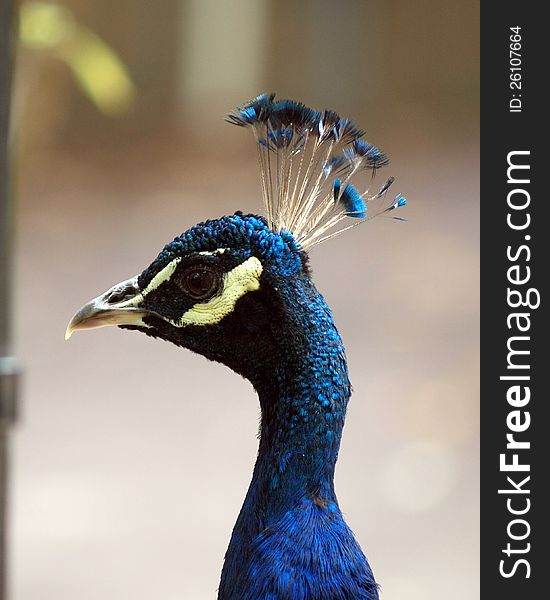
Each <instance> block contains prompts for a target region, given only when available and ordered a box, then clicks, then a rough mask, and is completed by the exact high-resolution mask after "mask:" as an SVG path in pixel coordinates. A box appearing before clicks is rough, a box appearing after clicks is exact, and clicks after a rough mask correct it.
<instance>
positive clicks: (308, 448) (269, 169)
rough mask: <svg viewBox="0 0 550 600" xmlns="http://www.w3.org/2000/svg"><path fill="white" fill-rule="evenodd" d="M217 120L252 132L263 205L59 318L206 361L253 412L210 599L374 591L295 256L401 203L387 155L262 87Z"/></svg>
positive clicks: (213, 227) (311, 296)
mask: <svg viewBox="0 0 550 600" xmlns="http://www.w3.org/2000/svg"><path fill="white" fill-rule="evenodd" d="M227 121H229V122H230V123H232V124H234V125H238V126H240V127H244V128H248V129H250V130H251V131H252V133H253V134H254V137H255V144H256V147H257V151H258V159H259V165H260V174H261V187H262V196H263V201H264V207H265V216H259V215H257V214H244V213H243V212H240V211H238V212H235V214H232V215H227V216H223V217H221V218H219V219H215V220H206V221H204V222H201V223H199V224H198V225H195V226H194V227H191V228H190V229H188V230H187V231H186V232H185V233H183V234H181V235H180V236H178V237H176V238H175V239H174V240H173V241H172V242H170V243H168V244H167V245H166V246H165V247H164V248H163V249H162V251H161V252H160V254H159V255H158V256H157V258H156V259H155V260H154V261H153V262H152V263H151V264H150V265H149V266H148V267H147V268H146V269H145V270H144V271H143V272H142V273H141V274H140V275H137V276H135V277H132V278H131V279H128V280H127V281H123V282H121V283H118V284H116V285H115V286H113V287H112V288H111V289H109V290H108V291H106V292H105V293H103V294H101V295H100V296H98V297H97V298H95V299H94V300H92V301H91V302H89V303H88V304H86V305H85V306H84V307H83V308H81V309H80V310H79V311H78V312H77V314H76V315H75V316H74V317H73V319H72V320H71V321H70V323H69V325H68V328H67V333H66V338H69V337H70V335H71V334H72V332H73V331H75V330H79V329H92V328H96V327H104V326H108V325H117V326H118V327H121V328H123V329H131V330H136V331H141V332H143V333H145V334H147V335H149V336H152V337H155V338H161V339H163V340H167V341H169V342H172V343H174V344H176V345H177V346H181V347H183V348H188V349H189V350H192V351H193V352H197V353H198V354H201V355H203V356H205V357H206V358H207V359H210V360H213V361H217V362H220V363H222V364H224V365H226V366H228V367H229V368H230V369H232V370H233V371H235V372H236V373H238V374H240V375H241V376H243V377H245V378H246V379H248V380H249V381H250V382H251V383H252V385H253V387H254V388H255V390H256V392H257V394H258V397H259V402H260V407H261V423H260V435H259V450H258V455H257V460H256V464H255V467H254V472H253V476H252V481H251V483H250V487H249V489H248V492H247V494H246V497H245V500H244V504H243V506H242V509H241V511H240V514H239V516H238V518H237V522H236V524H235V527H234V529H233V533H232V536H231V540H230V543H229V547H228V549H227V552H226V555H225V560H224V565H223V569H222V574H221V581H220V585H219V590H218V600H375V599H377V598H378V586H377V584H376V582H375V579H374V576H373V573H372V570H371V568H370V566H369V563H368V562H367V559H366V557H365V555H364V554H363V552H362V550H361V548H360V546H359V544H358V543H357V541H356V539H355V537H354V535H353V533H352V531H351V530H350V528H349V527H348V525H347V524H346V522H345V520H344V518H343V516H342V512H341V511H340V508H339V505H338V501H337V498H336V494H335V491H334V483H333V479H334V469H335V465H336V460H337V458H338V450H339V446H340V440H341V436H342V428H343V426H344V419H345V415H346V406H347V404H348V400H349V398H350V395H351V385H350V381H349V377H348V369H347V363H346V354H345V350H344V346H343V343H342V340H341V338H340V335H339V333H338V330H337V329H336V326H335V324H334V320H333V316H332V313H331V310H330V308H329V307H328V306H327V304H326V302H325V300H324V299H323V296H321V294H320V293H319V292H318V291H317V289H316V287H315V285H314V283H313V281H312V274H311V270H310V265H309V256H308V251H309V250H310V249H311V248H312V247H314V246H315V245H317V244H319V243H321V242H324V241H326V240H328V239H330V238H332V237H334V236H335V235H338V234H340V233H342V232H343V231H346V230H347V229H349V228H350V227H354V226H355V225H358V224H359V223H363V222H365V221H368V220H369V219H372V218H373V217H376V216H377V215H384V216H387V217H389V218H392V219H394V218H395V219H397V220H404V219H403V218H402V217H399V216H398V217H394V212H393V211H394V210H396V209H398V208H400V207H402V206H404V205H405V204H406V199H405V198H404V197H402V196H401V195H399V194H398V195H396V196H392V195H390V194H388V190H389V188H390V186H391V184H392V182H393V178H389V179H387V180H386V181H385V182H384V183H383V185H382V186H381V187H380V188H379V189H378V190H377V191H376V192H374V193H371V192H370V191H369V189H370V186H371V183H372V180H373V177H374V174H375V173H376V171H377V170H378V169H379V168H381V167H383V166H385V165H387V164H388V159H387V157H386V155H385V154H384V153H383V152H382V151H380V150H379V149H378V148H377V147H375V146H373V145H372V144H370V143H369V142H368V141H366V139H365V132H364V131H362V130H360V129H358V128H357V127H356V125H355V124H354V123H353V122H352V121H351V120H349V119H347V118H344V117H341V116H339V115H338V114H337V113H336V112H334V111H333V110H324V111H318V110H315V109H312V108H309V107H307V106H305V105H304V104H303V103H301V102H297V101H293V100H279V99H277V98H276V96H275V94H262V95H260V96H258V97H256V98H255V99H253V100H251V101H250V102H247V103H245V104H243V105H242V106H241V107H238V108H236V109H235V110H234V111H233V112H231V113H230V114H229V115H228V116H227Z"/></svg>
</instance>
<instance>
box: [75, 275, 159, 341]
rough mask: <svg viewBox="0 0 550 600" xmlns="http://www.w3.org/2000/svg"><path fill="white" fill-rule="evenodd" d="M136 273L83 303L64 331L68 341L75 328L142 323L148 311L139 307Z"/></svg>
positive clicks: (143, 324) (140, 297) (142, 324)
mask: <svg viewBox="0 0 550 600" xmlns="http://www.w3.org/2000/svg"><path fill="white" fill-rule="evenodd" d="M137 279H138V278H137V275H136V276H135V277H132V278H131V279H127V280H126V281H121V282H120V283H117V284H116V285H114V286H113V287H112V288H111V289H109V290H107V291H106V292H105V293H104V294H101V296H98V297H97V298H94V299H93V300H91V301H90V302H88V304H85V305H84V306H83V307H82V308H81V309H80V310H79V311H78V312H77V313H76V315H75V316H74V317H73V318H72V319H71V321H70V323H69V325H68V326H67V331H66V332H65V339H66V340H68V339H69V338H70V337H71V335H72V334H73V332H75V331H77V330H78V329H96V328H98V327H109V326H113V325H141V326H143V327H146V325H145V323H143V320H142V319H143V317H145V316H148V315H152V314H154V313H152V312H151V311H148V310H146V309H144V308H143V307H140V303H141V302H142V301H143V296H142V294H141V292H140V290H139V287H138V284H137Z"/></svg>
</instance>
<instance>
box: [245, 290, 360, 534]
mask: <svg viewBox="0 0 550 600" xmlns="http://www.w3.org/2000/svg"><path fill="white" fill-rule="evenodd" d="M304 305H305V306H307V311H305V310H304V308H303V307H304ZM300 309H301V310H300ZM292 314H293V315H294V316H293V321H292V322H291V323H287V327H288V328H291V329H292V333H291V332H287V335H284V338H283V339H286V340H287V343H286V344H285V348H284V351H283V352H281V354H280V355H279V356H278V357H277V361H276V366H274V368H273V370H272V371H271V372H270V375H269V377H266V379H267V380H266V381H263V382H260V383H259V385H257V390H258V394H259V399H260V406H261V411H262V416H261V429H260V444H259V451H258V459H257V462H256V466H255V469H254V475H253V479H252V484H251V487H250V490H249V494H248V496H247V502H245V506H244V507H243V510H245V509H247V510H249V511H253V512H254V513H255V515H256V516H259V517H260V521H263V522H264V525H269V523H270V522H272V521H273V520H274V519H277V518H278V517H279V516H280V515H281V514H282V513H284V512H285V511H286V510H288V509H290V508H292V507H293V506H294V505H295V504H296V503H297V502H299V501H300V500H301V499H302V498H304V497H305V496H309V497H310V498H312V499H314V500H315V501H316V502H321V503H326V502H329V501H330V502H335V501H336V498H335V494H334V487H333V479H334V469H335V465H336V460H337V458H338V450H339V447H340V440H341V436H342V429H343V426H344V418H345V413H346V406H347V402H348V399H349V396H350V391H351V388H350V383H349V378H348V371H347V364H346V357H345V351H344V347H343V344H342V341H341V338H340V335H339V334H338V331H337V329H336V327H335V325H334V322H333V320H332V315H331V313H330V310H329V309H328V307H327V306H326V304H325V302H324V300H323V298H322V296H320V295H319V294H318V292H317V291H316V290H315V288H313V286H312V289H311V292H310V294H309V297H308V302H307V303H305V304H304V303H303V302H302V303H301V304H300V307H296V310H294V311H293V312H292ZM297 331H300V334H296V332H297ZM288 340H291V342H290V343H289V342H288Z"/></svg>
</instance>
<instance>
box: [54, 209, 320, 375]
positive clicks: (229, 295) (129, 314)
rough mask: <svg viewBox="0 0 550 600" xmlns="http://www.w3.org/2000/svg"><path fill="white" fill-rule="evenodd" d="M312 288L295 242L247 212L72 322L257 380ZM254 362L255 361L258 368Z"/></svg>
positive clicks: (188, 236) (185, 238) (209, 230)
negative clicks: (163, 343)
mask: <svg viewBox="0 0 550 600" xmlns="http://www.w3.org/2000/svg"><path fill="white" fill-rule="evenodd" d="M312 289H313V288H312V284H311V281H310V276H309V269H308V256H307V254H306V252H305V251H303V250H302V249H300V247H299V246H298V244H297V243H296V241H295V239H294V237H293V235H292V234H291V233H288V232H285V231H283V232H280V233H277V232H274V231H272V230H271V229H270V228H269V226H268V225H267V222H266V220H265V219H264V218H263V217H260V216H256V215H244V214H242V213H240V212H237V213H235V214H234V215H231V216H225V217H222V218H220V219H217V220H209V221H205V222H203V223H199V224H198V225H195V226H194V227H192V228H191V229H189V230H188V231H186V232H185V233H183V234H182V235H180V236H179V237H177V238H176V239H174V240H173V241H172V242H170V243H169V244H167V245H166V246H165V247H164V248H163V249H162V251H161V252H160V254H159V255H158V256H157V258H156V259H155V260H154V261H153V262H152V263H151V265H149V266H148V267H147V268H146V269H145V270H144V271H143V272H142V273H141V274H140V275H136V276H135V277H132V278H130V279H128V280H126V281H122V282H120V283H117V284H116V285H114V286H113V287H112V288H110V289H109V290H107V291H106V292H104V293H103V294H101V295H100V296H98V297H97V298H94V299H93V300H91V301H90V302H89V303H87V304H86V305H85V306H83V307H82V308H81V309H80V310H79V311H78V313H77V314H76V315H75V316H74V317H73V319H72V320H71V322H70V323H69V326H68V328H67V333H66V337H67V338H68V337H70V336H71V335H72V333H73V332H74V331H76V330H80V329H93V328H98V327H106V326H118V327H121V328H124V329H134V330H137V331H141V332H143V333H145V334H147V335H150V336H153V337H157V338H161V339H164V340H167V341H170V342H172V343H174V344H177V345H178V346H182V347H185V348H188V349H190V350H193V351H194V352H197V353H199V354H202V355H204V356H206V357H207V358H209V359H211V360H216V361H218V362H222V363H224V364H226V365H228V366H229V367H231V368H232V369H233V370H235V371H237V372H239V373H241V374H242V375H244V376H245V377H247V378H249V379H252V380H254V379H255V377H256V376H257V372H256V371H257V368H258V362H261V363H262V364H269V363H270V362H271V359H272V357H274V356H276V355H278V354H279V352H280V351H281V348H280V346H281V345H283V344H282V342H285V340H286V342H285V344H284V345H287V348H288V338H287V337H286V335H285V327H287V326H288V322H287V316H288V315H290V314H293V315H296V313H297V312H299V310H297V309H299V306H300V299H301V298H303V297H304V296H309V295H310V294H311V291H312ZM251 357H253V360H251Z"/></svg>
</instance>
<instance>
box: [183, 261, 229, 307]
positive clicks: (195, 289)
mask: <svg viewBox="0 0 550 600" xmlns="http://www.w3.org/2000/svg"><path fill="white" fill-rule="evenodd" d="M178 283H179V284H180V287H181V288H182V290H183V291H184V292H185V293H186V294H187V295H189V296H191V298H193V299H194V300H206V299H208V298H212V296H214V295H215V294H216V292H218V290H219V289H220V287H221V276H220V274H219V273H218V271H216V270H214V269H212V268H210V267H207V266H197V267H191V268H189V269H187V270H186V271H185V272H184V273H183V275H182V277H181V278H179V281H178Z"/></svg>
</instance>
